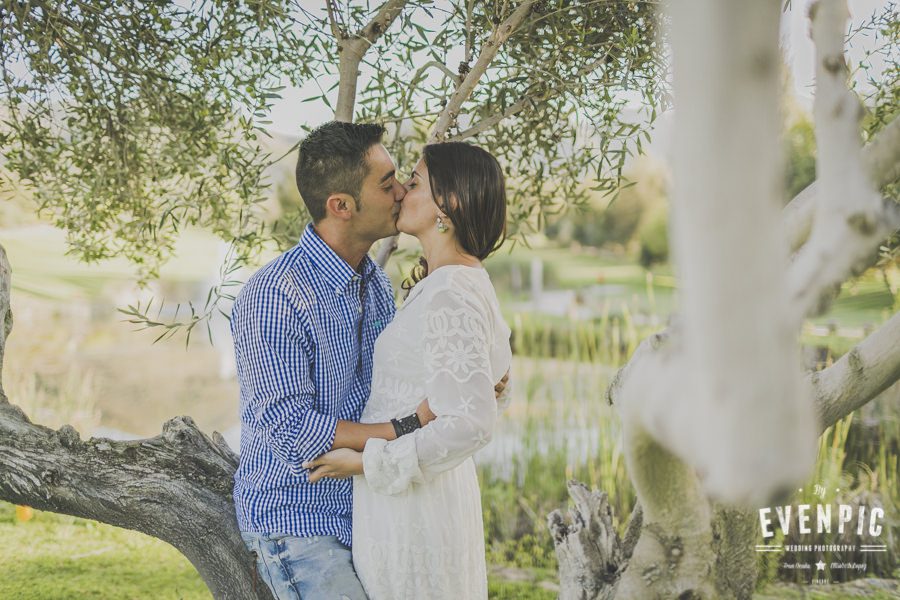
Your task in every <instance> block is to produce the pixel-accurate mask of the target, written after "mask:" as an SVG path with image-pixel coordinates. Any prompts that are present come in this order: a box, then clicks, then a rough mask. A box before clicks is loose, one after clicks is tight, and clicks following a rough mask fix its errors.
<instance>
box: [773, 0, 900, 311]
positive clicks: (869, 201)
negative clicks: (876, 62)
mask: <svg viewBox="0 0 900 600" xmlns="http://www.w3.org/2000/svg"><path fill="white" fill-rule="evenodd" d="M810 14H811V17H812V20H813V39H814V41H815V44H816V49H817V57H816V98H815V104H814V106H813V113H814V115H815V120H816V139H817V142H818V152H817V154H818V156H817V160H816V171H817V173H818V174H819V180H820V181H821V186H820V188H819V195H820V196H821V199H820V200H819V201H818V202H817V203H816V211H815V215H814V217H813V229H812V232H811V234H810V239H809V241H808V242H807V243H806V245H805V246H804V247H803V248H802V249H801V250H800V251H799V252H798V253H797V256H796V259H795V260H794V262H793V264H792V265H791V272H790V278H789V281H790V285H789V291H790V294H791V300H792V304H793V305H794V310H795V312H794V315H793V318H794V320H795V321H796V322H797V323H799V322H800V321H801V320H802V319H803V318H804V317H807V316H814V315H817V314H821V313H822V312H824V310H825V309H826V308H827V307H828V305H829V303H830V301H831V299H832V298H833V296H834V293H833V290H834V289H835V288H836V287H837V286H839V285H840V284H841V283H842V282H843V281H844V280H845V279H846V278H847V277H848V276H849V275H851V274H854V273H857V272H858V271H859V268H860V267H859V265H861V264H866V263H867V262H868V261H867V260H866V259H867V258H868V257H869V255H871V254H872V253H873V252H875V251H876V250H877V248H878V244H879V242H881V241H882V240H883V239H884V238H885V237H887V236H888V235H889V234H890V233H892V232H893V231H894V230H895V229H896V228H897V227H898V226H900V211H898V210H897V208H898V207H897V206H896V205H895V204H894V203H893V202H891V201H883V200H882V199H881V197H880V195H879V193H878V190H877V189H875V186H874V185H873V184H872V180H871V177H870V172H867V169H866V168H865V166H864V164H863V160H862V153H861V145H862V139H861V136H860V120H861V118H862V115H863V108H862V105H861V103H860V101H859V98H857V96H856V94H854V93H853V92H852V91H851V90H850V89H848V87H847V81H848V78H849V70H848V69H847V66H846V64H845V62H844V31H845V29H846V23H847V20H848V19H849V17H850V13H849V11H848V10H847V5H846V1H845V0H820V1H819V2H818V3H816V4H814V5H813V7H812V9H811V11H810ZM887 140H888V144H889V143H890V141H895V140H891V139H890V135H888V136H887ZM892 150H893V149H891V148H890V146H889V145H888V146H885V145H884V144H883V143H882V144H881V145H879V146H876V148H875V152H874V158H873V163H874V165H873V167H874V170H877V167H878V166H879V165H880V166H882V168H885V165H884V163H885V161H886V159H887V156H886V155H889V154H891V153H892V152H891V151H892ZM885 170H888V171H890V170H891V169H889V168H885Z"/></svg>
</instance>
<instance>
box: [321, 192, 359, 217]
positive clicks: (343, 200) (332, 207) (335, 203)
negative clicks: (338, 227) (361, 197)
mask: <svg viewBox="0 0 900 600" xmlns="http://www.w3.org/2000/svg"><path fill="white" fill-rule="evenodd" d="M355 209H356V201H355V200H353V196H351V195H350V194H332V195H330V196H328V199H327V200H325V214H326V215H328V216H331V217H334V218H336V219H338V220H341V221H347V220H349V219H350V217H351V216H352V214H353V211H354V210H355Z"/></svg>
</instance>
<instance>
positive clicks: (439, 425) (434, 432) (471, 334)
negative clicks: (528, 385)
mask: <svg viewBox="0 0 900 600" xmlns="http://www.w3.org/2000/svg"><path fill="white" fill-rule="evenodd" d="M491 315H492V313H491V310H490V307H489V305H488V304H487V303H486V302H485V299H484V297H483V295H481V294H478V293H477V292H467V291H466V290H465V288H462V289H460V288H451V289H448V290H442V291H441V292H439V293H437V294H435V296H434V297H433V298H432V299H431V300H430V302H429V305H428V307H427V309H426V312H425V331H424V349H425V356H424V359H425V372H426V381H425V392H426V396H427V398H428V401H429V404H430V406H431V410H432V412H434V414H435V415H437V418H436V419H435V420H434V421H432V422H431V423H429V424H428V425H426V426H425V427H423V428H422V429H419V430H417V431H415V432H414V433H412V434H409V435H405V436H403V437H401V438H399V439H397V440H394V441H391V442H386V441H385V440H381V439H375V438H372V439H370V440H369V441H368V442H367V443H366V447H365V451H364V452H363V467H364V471H365V475H366V481H367V482H368V483H369V485H370V486H371V487H372V489H374V490H375V491H377V492H380V493H383V494H396V493H400V492H402V491H404V490H406V489H407V488H408V487H409V486H410V485H411V484H414V483H421V482H422V481H425V480H427V479H430V478H431V477H433V476H434V475H436V474H438V473H440V472H442V471H446V470H448V469H451V468H453V467H455V466H456V465H458V464H460V463H461V462H462V461H464V460H465V459H466V458H468V457H469V456H471V455H472V454H474V453H475V452H476V451H477V450H479V449H480V448H482V447H483V446H484V445H485V444H487V443H488V441H490V439H491V434H492V432H493V430H494V424H495V422H496V420H497V400H496V398H495V394H494V383H495V382H494V381H493V378H492V375H491V364H490V349H491V344H492V341H493V339H492V338H493V327H492V323H491V318H492V316H491ZM507 366H508V365H507Z"/></svg>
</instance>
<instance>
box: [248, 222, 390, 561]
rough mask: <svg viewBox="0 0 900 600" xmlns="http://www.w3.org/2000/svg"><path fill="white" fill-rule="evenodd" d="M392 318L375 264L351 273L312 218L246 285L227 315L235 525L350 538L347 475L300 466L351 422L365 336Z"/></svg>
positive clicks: (366, 377) (362, 390) (365, 358)
mask: <svg viewBox="0 0 900 600" xmlns="http://www.w3.org/2000/svg"><path fill="white" fill-rule="evenodd" d="M393 316H394V298H393V293H392V291H391V284H390V282H389V281H388V278H387V276H386V275H385V273H384V271H383V270H382V269H381V268H380V267H378V265H376V264H375V263H374V261H372V259H371V258H369V257H368V256H366V257H365V259H364V260H363V263H362V266H361V268H360V272H357V271H356V270H354V269H353V268H351V267H350V265H348V264H347V263H346V262H345V261H344V260H343V259H341V258H340V257H339V256H338V255H337V254H335V252H334V251H333V250H332V249H331V248H329V247H328V245H327V244H326V243H325V242H324V241H322V239H321V238H320V237H319V236H318V235H317V234H316V232H315V230H314V229H313V227H312V225H308V226H307V227H306V230H305V231H304V232H303V235H302V237H301V238H300V242H299V243H298V244H297V245H296V246H294V247H293V248H292V249H290V250H288V251H287V252H285V253H284V254H282V255H281V256H279V257H278V258H276V259H275V260H273V261H272V262H270V263H269V264H267V265H266V266H264V267H263V268H261V269H260V270H259V271H257V272H256V273H255V274H254V275H253V276H252V277H251V278H250V280H249V281H247V283H246V285H245V286H244V288H243V289H242V290H241V293H240V294H239V295H238V297H237V299H236V300H235V302H234V307H233V309H232V318H231V332H232V335H233V337H234V351H235V357H236V359H237V373H238V381H239V383H240V395H241V399H240V410H241V454H240V465H239V466H238V469H237V471H236V472H235V474H234V503H235V509H236V511H237V519H238V526H239V528H240V530H241V531H253V532H261V533H284V534H289V535H295V536H301V537H307V536H316V535H335V536H337V537H338V538H339V539H340V540H341V541H342V542H343V543H344V544H347V545H348V546H349V545H350V534H351V514H352V480H351V479H340V480H338V479H323V480H321V481H319V482H318V483H316V484H310V483H309V480H308V477H307V475H308V471H307V470H306V469H303V468H302V467H301V466H300V465H301V464H302V463H303V462H304V461H306V460H310V459H313V458H315V457H316V456H318V455H320V454H322V453H323V452H327V451H328V450H330V449H331V444H332V442H333V441H334V434H335V428H336V426H337V421H338V420H339V419H340V420H346V421H359V418H360V416H361V415H362V410H363V407H364V405H365V402H366V400H367V398H368V396H369V387H370V385H371V379H372V354H373V347H374V344H375V338H376V337H378V334H379V333H380V332H381V330H382V329H384V327H385V326H386V325H387V324H388V323H389V322H390V320H391V319H392V318H393ZM360 320H362V323H361V324H360ZM360 338H361V339H360Z"/></svg>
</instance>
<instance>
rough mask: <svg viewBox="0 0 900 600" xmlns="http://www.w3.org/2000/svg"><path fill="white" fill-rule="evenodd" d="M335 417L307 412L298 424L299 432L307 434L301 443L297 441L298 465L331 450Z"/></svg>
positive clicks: (334, 431) (335, 429) (335, 425)
mask: <svg viewBox="0 0 900 600" xmlns="http://www.w3.org/2000/svg"><path fill="white" fill-rule="evenodd" d="M337 422H338V420H337V417H333V416H331V415H323V414H322V413H319V412H316V411H314V410H307V411H306V414H305V415H303V420H302V421H301V423H300V431H305V432H307V434H308V435H306V436H304V438H303V443H302V444H301V443H300V439H298V440H297V444H298V448H297V455H298V456H299V457H300V463H301V464H302V463H304V462H305V461H308V460H312V459H314V458H317V457H319V456H321V455H322V454H325V453H326V452H328V451H329V450H331V446H332V445H333V444H334V435H335V433H336V432H337Z"/></svg>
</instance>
